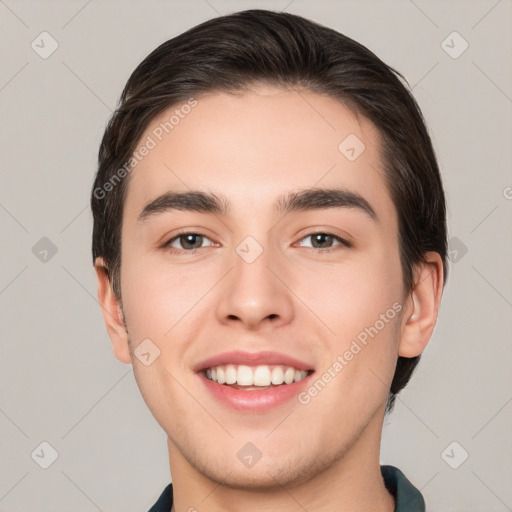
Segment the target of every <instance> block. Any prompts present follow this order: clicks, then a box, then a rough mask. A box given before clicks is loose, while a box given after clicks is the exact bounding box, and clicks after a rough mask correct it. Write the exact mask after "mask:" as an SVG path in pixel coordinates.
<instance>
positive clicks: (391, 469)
mask: <svg viewBox="0 0 512 512" xmlns="http://www.w3.org/2000/svg"><path fill="white" fill-rule="evenodd" d="M380 471H381V473H382V478H383V479H384V485H385V486H386V488H387V490H388V491H389V492H390V493H391V494H392V495H393V496H394V497H395V501H396V505H395V512H425V500H424V499H423V496H422V494H421V492H420V491H419V490H418V489H417V488H416V487H414V485H412V483H411V482H410V481H409V480H408V479H407V477H406V476H405V475H404V474H403V473H402V472H401V471H400V470H399V469H398V468H396V467H395V466H381V467H380Z"/></svg>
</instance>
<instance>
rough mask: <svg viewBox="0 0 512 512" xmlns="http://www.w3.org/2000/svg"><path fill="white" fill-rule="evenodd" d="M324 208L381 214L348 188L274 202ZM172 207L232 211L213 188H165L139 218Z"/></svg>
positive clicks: (284, 210) (279, 207)
mask: <svg viewBox="0 0 512 512" xmlns="http://www.w3.org/2000/svg"><path fill="white" fill-rule="evenodd" d="M324 208H354V209H357V210H359V211H361V212H363V213H365V214H366V215H368V216H369V217H370V218H371V219H372V220H373V221H374V222H379V218H378V216H377V214H376V213H375V210H374V209H373V207H372V206H371V204H370V203H369V202H368V201H367V200H366V199H365V198H364V197H363V196H361V195H360V194H358V193H356V192H353V191H351V190H347V189H345V188H340V187H338V188H310V189H304V190H299V191H297V192H291V193H288V194H284V195H282V196H280V197H278V198H277V200H276V202H275V203H274V209H275V210H276V212H278V213H281V214H283V216H284V215H287V214H288V213H291V212H297V211H307V210H320V209H324ZM173 210H179V211H189V212H199V213H209V214H215V215H222V216H226V215H228V214H229V211H230V202H229V200H228V199H227V198H226V197H224V196H222V195H219V194H216V193H213V192H203V191H199V190H190V191H187V192H171V191H170V192H166V193H164V194H162V195H161V196H159V197H157V198H156V199H154V200H152V201H151V202H149V203H148V204H146V206H144V208H143V209H142V211H141V213H140V215H139V217H138V219H137V220H138V221H144V220H146V219H148V218H149V217H152V216H155V215H158V214H162V213H166V212H169V211H173Z"/></svg>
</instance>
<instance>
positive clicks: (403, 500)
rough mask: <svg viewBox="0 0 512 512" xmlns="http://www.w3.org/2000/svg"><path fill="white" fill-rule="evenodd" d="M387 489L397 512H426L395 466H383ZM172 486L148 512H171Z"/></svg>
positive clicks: (416, 491)
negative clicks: (393, 499)
mask: <svg viewBox="0 0 512 512" xmlns="http://www.w3.org/2000/svg"><path fill="white" fill-rule="evenodd" d="M380 471H381V473H382V478H383V479H384V485H385V486H386V489H387V490H388V491H389V492H390V493H391V494H392V495H393V496H394V497H395V501H396V505H395V512H425V501H424V499H423V496H422V495H421V493H420V491H418V489H416V487H414V485H412V484H411V482H409V480H407V477H406V476H405V475H404V474H403V473H402V472H401V471H400V470H399V469H398V468H395V467H394V466H381V467H380ZM171 507H172V484H169V485H168V486H167V487H166V488H165V489H164V491H163V492H162V494H161V495H160V497H159V498H158V501H157V502H156V503H155V504H154V505H153V506H152V507H151V508H150V509H149V511H148V512H170V510H171Z"/></svg>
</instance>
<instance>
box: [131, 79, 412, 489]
mask: <svg viewBox="0 0 512 512" xmlns="http://www.w3.org/2000/svg"><path fill="white" fill-rule="evenodd" d="M196 101H197V104H196V105H195V106H194V107H193V108H185V109H183V108H181V109H180V106H179V105H178V106H174V107H173V108H171V109H169V110H168V111H166V112H165V113H163V114H162V115H160V116H159V117H158V118H155V119H154V120H153V122H152V123H151V125H150V126H149V127H148V128H147V130H146V132H145V134H144V136H143V137H142V139H141V142H140V144H141V145H140V147H142V145H143V144H146V145H147V146H148V147H149V146H151V147H150V149H149V151H147V155H146V156H144V158H142V160H141V161H140V163H138V165H137V166H136V167H135V169H134V170H133V171H132V174H131V176H130V183H129V185H128V189H127V194H126V198H125V206H124V217H123V228H122V253H121V260H122V266H121V293H122V303H123V312H124V316H125V321H126V325H127V331H128V336H129V339H130V344H131V351H133V350H136V351H137V347H138V346H139V344H141V343H144V344H143V345H140V347H141V348H140V349H139V350H140V351H141V352H143V353H144V354H146V355H145V356H143V357H142V358H141V359H142V361H144V362H141V360H140V359H139V358H138V357H137V356H136V355H135V354H133V353H131V356H132V362H133V366H134V373H135V377H136V380H137V383H138V386H139V388H140V391H141V393H142V396H143V397H144V400H145V401H146V403H147V405H148V407H149V409H150V410H151V412H152V414H153V415H154V417H155V418H156V420H157V421H158V422H159V424H160V425H161V426H162V428H163V429H164V430H165V432H166V433H167V435H168V439H169V441H168V445H169V451H170V457H171V472H173V476H174V470H175V469H176V468H179V469H180V471H186V472H189V473H190V472H198V473H200V474H202V475H204V476H205V477H207V478H210V479H212V480H214V481H217V482H220V481H223V482H224V484H225V485H228V486H233V487H244V486H249V485H251V486H252V487H259V486H261V487H272V486H275V485H277V484H276V480H275V479H274V478H277V479H278V480H279V482H280V484H282V485H285V484H286V483H288V484H289V485H292V484H294V483H295V484H298V483H299V482H301V481H302V480H303V479H308V478H311V475H315V474H318V473H319V472H321V471H322V470H325V469H326V468H329V467H332V466H333V465H335V464H336V463H337V461H339V460H340V459H341V458H342V457H343V456H344V455H347V454H349V453H350V454H353V456H356V455H357V454H359V455H362V454H366V453H368V451H373V452H376V453H377V456H378V442H379V441H380V431H381V428H382V419H383V414H384V407H385V403H386V398H387V394H388V390H389V386H390V383H391V380H392V377H393V373H394V368H395V363H396V358H397V355H398V346H399V339H400V330H401V318H402V311H401V310H402V307H403V306H404V305H403V304H402V302H401V301H402V296H403V288H402V271H401V266H400V259H399V252H398V223H397V216H396V210H395V208H394V205H393V203H392V201H391V198H390V195H389V192H388V189H387V187H386V185H385V181H384V175H383V168H382V161H381V158H380V154H379V150H378V144H379V137H378V133H377V131H376V129H375V127H374V126H373V125H372V124H371V123H370V122H369V121H367V120H366V119H364V118H362V117H356V116H354V114H353V113H352V112H351V111H350V110H349V109H347V108H346V107H345V106H343V105H342V104H341V103H339V102H338V101H336V100H335V99H332V98H328V97H326V96H322V95H318V94H315V93H312V92H307V91H301V92H300V93H298V92H296V91H288V90H283V89H276V88H267V87H263V86H262V87H258V88H256V89H254V90H253V91H252V92H246V93H244V94H241V95H236V96H235V95H228V94H224V93H212V94H209V95H205V96H203V97H198V98H196ZM176 109H178V110H179V112H180V113H181V115H180V116H176V118H175V119H174V120H173V121H172V129H170V128H169V125H167V131H168V133H166V131H165V130H164V129H163V128H162V123H165V122H168V121H169V118H170V116H171V115H172V114H173V112H174V111H175V110H176ZM184 112H187V113H186V114H184ZM176 119H179V121H176ZM148 137H149V138H148ZM347 137H349V139H347V140H346V141H345V139H346V138H347ZM356 137H357V138H356ZM150 139H151V140H152V141H153V142H149V140H150ZM160 139H161V140H160ZM343 141H345V142H343ZM361 143H362V144H364V150H363V151H362V152H361V150H362V149H363V146H362V145H361ZM340 144H341V146H340ZM153 146H154V147H153ZM192 191H194V192H197V193H200V194H205V195H208V196H211V197H203V196H199V195H198V194H196V195H195V196H189V197H188V199H187V198H183V197H182V196H179V194H183V193H190V192H192ZM314 191H316V192H315V194H316V195H315V194H312V192H314ZM327 191H331V192H330V193H329V192H327ZM333 191H334V192H333ZM294 194H295V196H294ZM322 194H323V195H322ZM201 198H202V199H201ZM294 198H295V200H294ZM199 199H201V200H199ZM215 199H216V201H215ZM216 203H218V204H216ZM215 206H216V207H217V208H214V207H215ZM142 348H144V350H143V349H142ZM148 354H149V355H148ZM139 356H140V354H139ZM235 379H236V380H235ZM283 380H284V382H283ZM226 381H227V382H226ZM176 471H177V469H176Z"/></svg>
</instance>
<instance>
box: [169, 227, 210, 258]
mask: <svg viewBox="0 0 512 512" xmlns="http://www.w3.org/2000/svg"><path fill="white" fill-rule="evenodd" d="M205 240H210V239H209V238H208V237H207V236H206V235H203V234H201V233H193V232H188V231H187V232H182V233H179V234H178V235H176V236H175V237H173V238H171V239H170V240H169V241H168V242H166V243H165V244H164V248H166V249H169V248H170V252H171V253H178V252H181V251H185V252H192V253H193V252H196V250H198V249H201V248H202V247H203V242H204V241H205ZM210 241H211V240H210ZM176 244H179V245H180V246H181V247H176ZM210 245H213V243H212V244H210Z"/></svg>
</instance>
